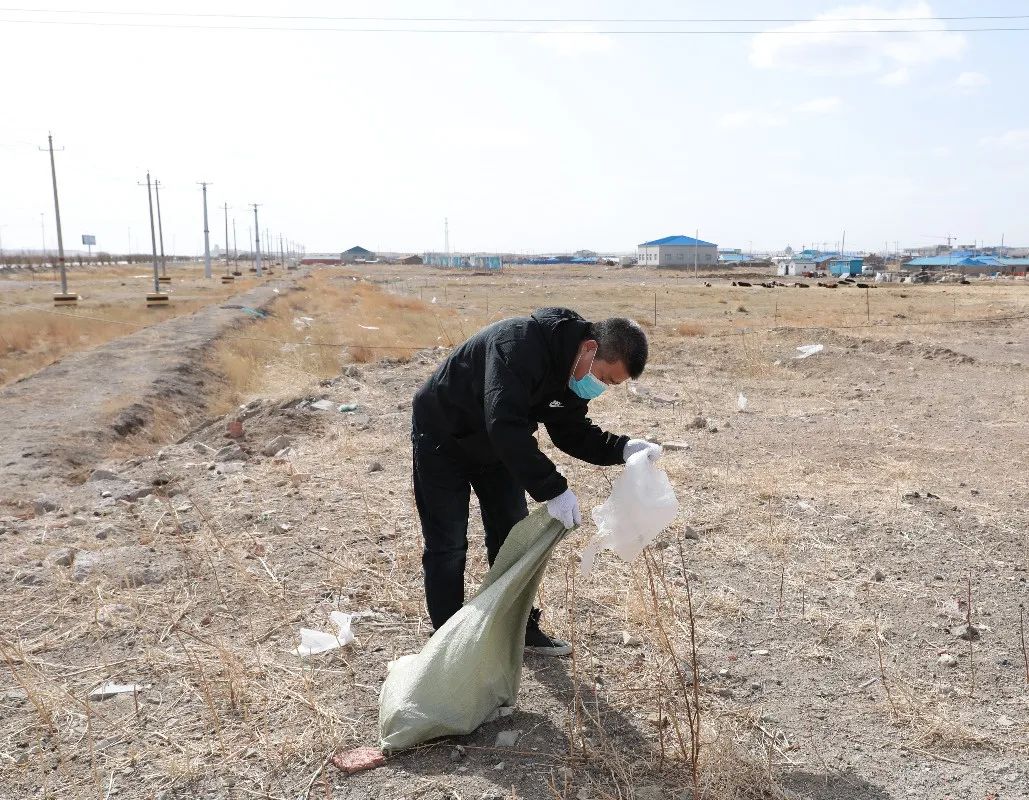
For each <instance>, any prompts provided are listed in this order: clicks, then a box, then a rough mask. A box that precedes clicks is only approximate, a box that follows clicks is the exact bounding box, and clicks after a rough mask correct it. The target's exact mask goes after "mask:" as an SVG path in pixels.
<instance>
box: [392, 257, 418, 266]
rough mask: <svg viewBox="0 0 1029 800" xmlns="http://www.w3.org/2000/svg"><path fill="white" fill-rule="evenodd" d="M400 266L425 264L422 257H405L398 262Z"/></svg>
mask: <svg viewBox="0 0 1029 800" xmlns="http://www.w3.org/2000/svg"><path fill="white" fill-rule="evenodd" d="M397 263H398V264H412V265H413V264H424V263H425V262H424V261H422V257H421V256H404V257H403V258H401V259H400V260H398V261H397Z"/></svg>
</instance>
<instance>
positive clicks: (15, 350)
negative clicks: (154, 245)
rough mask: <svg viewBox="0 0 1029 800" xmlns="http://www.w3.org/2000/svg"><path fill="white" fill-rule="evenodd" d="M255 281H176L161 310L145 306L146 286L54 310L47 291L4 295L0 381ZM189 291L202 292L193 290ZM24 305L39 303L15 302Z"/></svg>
mask: <svg viewBox="0 0 1029 800" xmlns="http://www.w3.org/2000/svg"><path fill="white" fill-rule="evenodd" d="M254 284H255V282H254V281H252V280H245V281H238V282H236V283H235V284H234V285H231V286H222V285H221V284H213V283H211V284H204V285H202V286H199V287H187V286H184V285H183V286H176V287H175V292H176V293H175V294H173V299H172V302H171V304H170V305H169V306H168V307H167V308H159V309H148V308H146V306H145V305H144V301H143V293H144V292H145V291H147V289H146V288H140V289H139V290H138V292H137V293H136V294H132V295H125V296H124V298H123V299H120V300H118V301H111V300H100V299H98V298H95V297H92V298H86V299H83V300H82V301H81V302H80V303H79V305H78V306H77V307H75V308H58V309H55V308H53V307H52V304H50V303H48V302H47V301H48V300H49V299H50V294H51V293H52V291H51V290H45V291H43V292H40V291H39V290H36V289H30V290H27V291H23V292H14V293H11V294H10V295H7V294H5V295H4V297H3V302H2V304H0V386H3V385H4V384H7V383H10V382H12V381H16V380H18V379H19V378H23V377H25V376H26V375H31V374H32V373H34V372H36V371H38V370H40V369H42V368H43V367H45V366H47V365H49V364H52V363H53V362H55V361H57V360H59V359H61V358H63V357H64V356H66V355H68V354H69V353H74V352H78V351H81V350H89V349H91V348H93V347H97V346H99V345H102V344H104V343H106V342H109V341H111V340H112V339H117V338H119V337H121V336H126V335H128V334H130V333H132V332H134V331H137V330H140V329H141V328H145V327H147V326H148V325H152V324H154V323H155V322H160V321H163V320H166V319H171V318H173V317H179V316H183V315H186V314H191V313H193V312H194V311H197V310H199V309H201V308H204V307H205V306H208V305H210V304H211V303H213V302H217V301H219V300H222V299H224V298H226V297H230V296H232V295H234V294H238V293H240V292H244V291H246V290H247V289H248V288H250V287H252V286H253V285H254ZM192 291H197V292H200V293H201V296H194V295H191V292H192ZM10 303H15V304H16V305H15V306H12V305H9V304H10ZM23 305H39V306H40V307H38V308H19V307H17V306H23Z"/></svg>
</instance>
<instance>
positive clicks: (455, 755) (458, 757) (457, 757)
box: [450, 747, 464, 761]
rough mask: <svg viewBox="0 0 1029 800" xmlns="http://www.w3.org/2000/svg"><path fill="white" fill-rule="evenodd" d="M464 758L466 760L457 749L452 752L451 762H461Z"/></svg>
mask: <svg viewBox="0 0 1029 800" xmlns="http://www.w3.org/2000/svg"><path fill="white" fill-rule="evenodd" d="M462 758H464V756H463V755H461V753H460V752H458V749H457V748H456V747H455V748H454V749H453V750H451V751H450V760H451V761H460V760H461V759H462Z"/></svg>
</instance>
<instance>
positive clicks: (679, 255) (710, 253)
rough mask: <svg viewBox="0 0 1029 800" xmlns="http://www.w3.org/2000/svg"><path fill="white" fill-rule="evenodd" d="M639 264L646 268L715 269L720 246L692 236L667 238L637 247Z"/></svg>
mask: <svg viewBox="0 0 1029 800" xmlns="http://www.w3.org/2000/svg"><path fill="white" fill-rule="evenodd" d="M637 254H638V259H639V263H640V265H641V266H645V267H692V266H693V265H694V264H696V265H697V266H703V267H713V266H716V265H717V264H718V245H717V244H713V243H712V242H704V241H701V240H700V239H694V238H693V237H692V236H666V237H664V238H663V239H654V240H653V241H650V242H643V243H642V244H640V245H639V246H638V247H637Z"/></svg>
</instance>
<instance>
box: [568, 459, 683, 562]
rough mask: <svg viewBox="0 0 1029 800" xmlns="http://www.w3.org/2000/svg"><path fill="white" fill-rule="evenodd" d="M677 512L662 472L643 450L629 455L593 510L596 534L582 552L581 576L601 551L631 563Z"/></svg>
mask: <svg viewBox="0 0 1029 800" xmlns="http://www.w3.org/2000/svg"><path fill="white" fill-rule="evenodd" d="M678 513H679V501H678V499H676V497H675V490H674V489H673V488H672V483H671V481H669V480H668V475H667V474H666V473H665V471H664V470H661V469H658V468H657V466H656V465H655V464H654V462H652V461H651V460H650V459H649V458H647V454H646V452H645V451H641V452H639V453H634V454H633V455H631V456H629V460H628V461H627V462H626V464H625V469H624V470H622V474H621V475H619V476H618V477H617V478H615V480H614V484H613V486H612V489H611V495H610V496H609V497H608V498H607V500H605V501H604V504H603V505H601V506H597V507H595V508H594V509H593V521H594V522H595V523H596V525H597V533H595V534H594V535H593V537H592V538H591V539H590V540H589V542H588V543H587V545H586V547H585V548H584V549H583V551H582V564H581V565H580V568H581V569H582V574H583V575H587V576H588V575H589V574H590V573H591V572H592V571H593V561H594V559H595V558H596V557H597V554H598V553H599V552H600V551H601V550H604V549H607V550H613V551H614V552H615V553H616V554H617V555H618V556H619V557H620V558H621V559H622V560H623V561H632V560H633V559H634V558H636V556H638V555H639V554H640V553H641V552H643V548H644V547H646V546H647V545H648V544H650V543H651V542H652V541H654V537H656V536H657V535H658V534H659V533H661V531H663V530H664V529H665V528H667V527H668V526H669V525H671V524H672V522H673V521H674V520H675V517H676V515H677V514H678Z"/></svg>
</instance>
